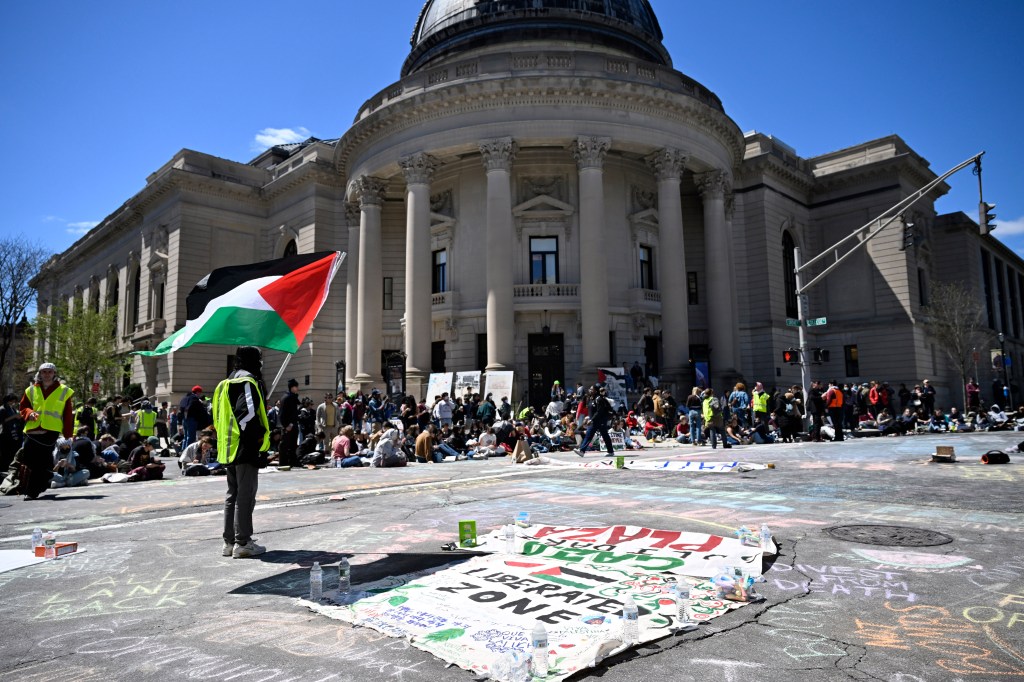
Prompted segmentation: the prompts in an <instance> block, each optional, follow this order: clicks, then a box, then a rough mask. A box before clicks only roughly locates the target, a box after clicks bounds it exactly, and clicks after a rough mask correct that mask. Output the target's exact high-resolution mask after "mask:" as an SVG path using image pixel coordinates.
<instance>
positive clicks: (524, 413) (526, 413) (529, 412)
mask: <svg viewBox="0 0 1024 682" xmlns="http://www.w3.org/2000/svg"><path fill="white" fill-rule="evenodd" d="M534 416H535V415H534V413H533V406H532V405H527V406H526V407H524V408H523V409H521V410H519V414H517V415H516V419H517V420H519V421H521V422H524V421H527V420H528V419H533V418H534Z"/></svg>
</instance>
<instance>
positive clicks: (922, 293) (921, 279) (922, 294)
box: [917, 268, 928, 307]
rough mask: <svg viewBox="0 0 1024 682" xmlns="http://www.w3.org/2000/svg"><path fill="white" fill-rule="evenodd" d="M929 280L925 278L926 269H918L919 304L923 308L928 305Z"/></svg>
mask: <svg viewBox="0 0 1024 682" xmlns="http://www.w3.org/2000/svg"><path fill="white" fill-rule="evenodd" d="M925 284H927V279H926V278H925V276H924V268H918V269H917V304H918V305H919V306H921V307H924V306H926V305H928V289H927V287H925Z"/></svg>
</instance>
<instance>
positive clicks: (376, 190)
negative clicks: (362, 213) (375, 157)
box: [356, 175, 387, 206]
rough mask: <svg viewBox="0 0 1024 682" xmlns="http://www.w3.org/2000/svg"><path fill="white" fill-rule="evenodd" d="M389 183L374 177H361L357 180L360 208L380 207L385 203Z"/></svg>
mask: <svg viewBox="0 0 1024 682" xmlns="http://www.w3.org/2000/svg"><path fill="white" fill-rule="evenodd" d="M386 189H387V182H385V181H384V180H382V179H380V178H375V177H373V176H372V175H360V176H359V177H358V178H357V179H356V193H357V194H359V205H360V206H380V205H382V204H383V203H384V191H385V190H386Z"/></svg>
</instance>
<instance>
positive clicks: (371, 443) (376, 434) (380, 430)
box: [366, 422, 384, 450]
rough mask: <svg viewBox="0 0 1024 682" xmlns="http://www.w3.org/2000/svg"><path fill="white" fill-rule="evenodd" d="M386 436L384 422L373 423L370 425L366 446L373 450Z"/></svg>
mask: <svg viewBox="0 0 1024 682" xmlns="http://www.w3.org/2000/svg"><path fill="white" fill-rule="evenodd" d="M383 435H384V426H383V422H372V423H371V425H370V434H369V436H367V439H366V444H367V447H368V448H370V449H371V450H373V449H375V448H376V447H377V441H378V440H380V437H381V436H383Z"/></svg>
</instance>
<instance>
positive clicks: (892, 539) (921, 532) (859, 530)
mask: <svg viewBox="0 0 1024 682" xmlns="http://www.w3.org/2000/svg"><path fill="white" fill-rule="evenodd" d="M825 532H826V533H828V534H829V535H831V536H832V537H834V538H836V539H837V540H847V541H849V542H859V543H860V544H862V545H882V546H883V547H934V546H935V545H946V544H949V543H950V542H953V538H951V537H950V536H948V535H945V534H943V533H939V532H936V531H934V530H925V529H923V528H908V527H906V526H833V527H832V528H826V529H825Z"/></svg>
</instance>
